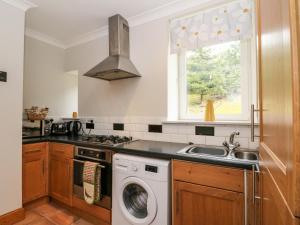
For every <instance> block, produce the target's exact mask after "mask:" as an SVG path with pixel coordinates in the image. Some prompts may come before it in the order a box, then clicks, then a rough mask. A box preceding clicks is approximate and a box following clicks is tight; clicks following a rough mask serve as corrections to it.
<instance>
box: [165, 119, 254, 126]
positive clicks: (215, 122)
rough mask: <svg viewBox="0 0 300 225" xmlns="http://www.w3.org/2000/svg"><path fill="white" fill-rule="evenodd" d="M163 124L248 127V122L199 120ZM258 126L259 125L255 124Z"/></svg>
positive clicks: (174, 121) (172, 121)
mask: <svg viewBox="0 0 300 225" xmlns="http://www.w3.org/2000/svg"><path fill="white" fill-rule="evenodd" d="M162 123H163V124H194V125H238V126H250V125H251V122H250V121H213V122H211V121H200V120H166V121H162ZM254 125H255V126H258V125H259V123H255V124H254Z"/></svg>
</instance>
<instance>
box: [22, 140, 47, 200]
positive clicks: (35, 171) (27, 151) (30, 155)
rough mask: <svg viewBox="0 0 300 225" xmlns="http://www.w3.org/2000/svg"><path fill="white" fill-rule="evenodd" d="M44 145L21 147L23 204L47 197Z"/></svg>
mask: <svg viewBox="0 0 300 225" xmlns="http://www.w3.org/2000/svg"><path fill="white" fill-rule="evenodd" d="M46 163H47V162H46V148H45V144H33V145H26V146H24V147H23V163H22V167H23V171H22V172H23V203H27V202H29V201H32V200H35V199H38V198H40V197H43V196H46V195H47V176H46Z"/></svg>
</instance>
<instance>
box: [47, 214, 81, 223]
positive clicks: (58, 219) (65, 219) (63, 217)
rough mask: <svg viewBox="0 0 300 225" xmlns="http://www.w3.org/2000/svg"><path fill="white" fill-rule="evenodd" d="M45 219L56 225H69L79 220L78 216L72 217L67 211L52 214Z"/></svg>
mask: <svg viewBox="0 0 300 225" xmlns="http://www.w3.org/2000/svg"><path fill="white" fill-rule="evenodd" d="M46 218H47V219H49V220H50V221H51V222H53V223H55V224H57V225H70V224H72V223H74V222H76V221H77V220H79V217H78V216H76V215H73V214H71V213H69V212H68V211H59V212H57V213H55V214H53V215H52V216H50V217H46Z"/></svg>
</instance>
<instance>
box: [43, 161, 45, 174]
mask: <svg viewBox="0 0 300 225" xmlns="http://www.w3.org/2000/svg"><path fill="white" fill-rule="evenodd" d="M43 175H45V160H43Z"/></svg>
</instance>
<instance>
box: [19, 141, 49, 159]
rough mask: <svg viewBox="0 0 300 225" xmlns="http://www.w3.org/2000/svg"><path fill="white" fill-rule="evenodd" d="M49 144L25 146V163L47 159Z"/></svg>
mask: <svg viewBox="0 0 300 225" xmlns="http://www.w3.org/2000/svg"><path fill="white" fill-rule="evenodd" d="M47 145H48V143H47V142H43V143H35V144H26V145H23V152H22V155H23V162H30V161H34V160H38V159H40V158H43V157H46V154H47V152H46V151H47Z"/></svg>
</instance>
